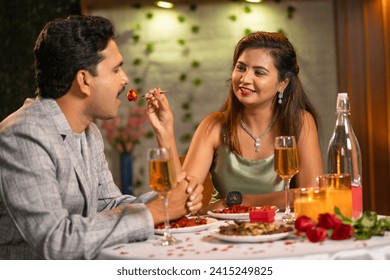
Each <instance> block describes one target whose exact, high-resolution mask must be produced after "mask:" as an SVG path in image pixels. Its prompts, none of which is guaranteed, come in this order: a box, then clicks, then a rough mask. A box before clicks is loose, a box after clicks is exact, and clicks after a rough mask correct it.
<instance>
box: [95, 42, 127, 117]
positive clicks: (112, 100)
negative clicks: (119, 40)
mask: <svg viewBox="0 0 390 280" xmlns="http://www.w3.org/2000/svg"><path fill="white" fill-rule="evenodd" d="M101 54H102V56H103V60H102V61H101V62H100V63H99V64H98V65H97V68H96V72H97V76H92V75H91V76H92V77H91V79H92V83H91V96H90V102H89V104H88V108H87V111H88V112H89V115H91V116H92V118H93V119H110V118H113V117H116V116H117V115H118V109H119V106H120V105H121V103H122V101H121V100H120V99H119V95H120V94H121V93H122V92H124V90H125V85H126V84H127V83H128V82H129V80H128V78H127V75H126V73H125V72H124V71H123V69H122V64H123V59H122V55H121V54H120V52H119V49H118V46H117V44H116V43H115V42H114V41H113V40H110V41H109V43H108V45H107V48H106V49H104V50H103V51H102V52H101Z"/></svg>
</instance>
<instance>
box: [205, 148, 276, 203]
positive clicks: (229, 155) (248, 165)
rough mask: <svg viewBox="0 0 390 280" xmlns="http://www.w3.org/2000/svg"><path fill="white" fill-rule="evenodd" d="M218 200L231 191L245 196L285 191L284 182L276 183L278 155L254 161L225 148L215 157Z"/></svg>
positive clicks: (216, 197)
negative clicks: (275, 160)
mask: <svg viewBox="0 0 390 280" xmlns="http://www.w3.org/2000/svg"><path fill="white" fill-rule="evenodd" d="M210 174H211V179H212V182H213V184H214V188H215V190H216V191H217V192H218V193H215V195H214V196H213V198H214V199H219V198H224V197H225V196H226V194H227V193H228V192H230V191H240V192H241V193H243V194H264V193H271V192H276V191H281V190H283V182H282V181H280V180H279V181H280V182H279V181H278V182H279V183H277V184H275V180H276V178H277V177H278V175H277V174H276V173H275V171H274V156H273V155H272V156H270V157H268V158H264V159H259V160H250V159H245V158H242V157H241V156H239V155H237V154H235V153H233V152H231V151H230V150H229V148H228V147H227V146H226V145H221V146H220V147H219V148H218V150H217V151H216V152H215V154H214V159H213V163H212V165H211V169H210Z"/></svg>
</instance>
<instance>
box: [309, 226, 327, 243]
mask: <svg viewBox="0 0 390 280" xmlns="http://www.w3.org/2000/svg"><path fill="white" fill-rule="evenodd" d="M306 236H307V238H308V239H309V240H310V241H311V242H320V241H322V240H325V239H326V238H328V234H327V233H326V229H324V228H321V227H312V228H309V229H307V230H306Z"/></svg>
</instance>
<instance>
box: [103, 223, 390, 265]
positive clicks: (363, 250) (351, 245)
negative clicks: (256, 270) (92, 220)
mask: <svg viewBox="0 0 390 280" xmlns="http://www.w3.org/2000/svg"><path fill="white" fill-rule="evenodd" d="M223 224H225V221H218V222H216V223H214V224H213V225H212V226H211V227H209V228H208V229H206V230H203V231H200V232H195V233H178V234H175V237H177V238H178V239H180V240H182V242H181V243H179V244H178V245H173V246H167V247H163V246H157V245H155V244H156V242H157V240H158V239H160V238H161V236H159V235H155V236H153V237H152V238H150V239H148V240H146V241H144V242H135V243H129V244H119V245H115V246H112V247H108V248H105V249H103V250H102V251H101V253H100V254H99V256H98V259H103V260H109V259H139V260H148V259H155V260H162V259H187V260H188V259H190V260H192V259H202V260H207V259H284V260H286V259H348V260H354V259H376V260H386V259H390V232H386V234H385V236H375V237H372V238H371V239H369V240H363V241H360V240H355V239H353V238H352V239H348V240H342V241H334V240H326V241H323V242H320V243H312V242H310V241H308V240H307V239H306V238H305V237H297V236H295V235H291V236H290V237H288V238H287V239H284V240H278V241H273V242H265V243H229V242H224V241H220V240H218V239H217V238H215V237H213V236H211V235H210V233H211V232H212V231H214V230H216V229H217V228H218V227H219V226H221V225H223Z"/></svg>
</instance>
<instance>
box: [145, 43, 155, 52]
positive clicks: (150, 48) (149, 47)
mask: <svg viewBox="0 0 390 280" xmlns="http://www.w3.org/2000/svg"><path fill="white" fill-rule="evenodd" d="M145 51H146V52H147V53H151V52H153V51H154V44H153V43H147V44H146V50H145Z"/></svg>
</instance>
